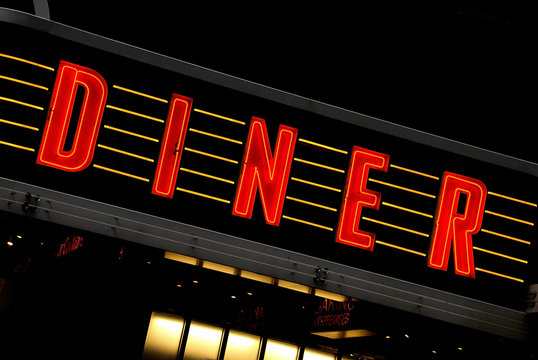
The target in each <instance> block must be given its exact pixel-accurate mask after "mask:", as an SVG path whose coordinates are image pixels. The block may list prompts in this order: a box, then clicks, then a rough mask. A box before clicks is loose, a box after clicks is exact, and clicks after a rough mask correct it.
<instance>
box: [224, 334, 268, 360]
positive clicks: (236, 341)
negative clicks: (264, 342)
mask: <svg viewBox="0 0 538 360" xmlns="http://www.w3.org/2000/svg"><path fill="white" fill-rule="evenodd" d="M260 340H261V339H260V337H259V336H256V335H250V334H245V333H241V332H239V331H234V330H230V335H229V336H228V342H227V344H226V352H225V354H224V360H256V359H258V355H259V351H260Z"/></svg>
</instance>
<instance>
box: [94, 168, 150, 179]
mask: <svg viewBox="0 0 538 360" xmlns="http://www.w3.org/2000/svg"><path fill="white" fill-rule="evenodd" d="M93 167H95V168H96V169H100V170H105V171H108V172H111V173H114V174H118V175H123V176H127V177H130V178H131V179H136V180H141V181H144V182H149V179H146V178H143V177H141V176H137V175H133V174H129V173H126V172H123V171H120V170H115V169H111V168H109V167H105V166H101V165H96V164H93Z"/></svg>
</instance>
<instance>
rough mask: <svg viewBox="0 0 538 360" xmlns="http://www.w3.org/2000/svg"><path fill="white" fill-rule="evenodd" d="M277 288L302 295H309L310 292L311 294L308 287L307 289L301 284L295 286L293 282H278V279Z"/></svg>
mask: <svg viewBox="0 0 538 360" xmlns="http://www.w3.org/2000/svg"><path fill="white" fill-rule="evenodd" d="M278 286H280V287H282V288H286V289H289V290H293V291H298V292H302V293H305V294H310V292H311V289H310V287H308V286H306V285H301V284H297V283H294V282H291V281H286V280H280V279H279V280H278Z"/></svg>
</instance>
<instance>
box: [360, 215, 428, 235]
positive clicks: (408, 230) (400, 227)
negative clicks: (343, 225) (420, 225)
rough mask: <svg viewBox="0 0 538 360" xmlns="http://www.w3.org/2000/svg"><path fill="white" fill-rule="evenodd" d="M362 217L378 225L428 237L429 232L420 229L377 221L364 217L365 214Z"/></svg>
mask: <svg viewBox="0 0 538 360" xmlns="http://www.w3.org/2000/svg"><path fill="white" fill-rule="evenodd" d="M362 219H363V220H366V221H370V222H373V223H376V224H379V225H383V226H387V227H391V228H393V229H398V230H402V231H407V232H409V233H412V234H415V235H420V236H424V237H430V234H426V233H423V232H420V231H416V230H412V229H408V228H405V227H403V226H398V225H393V224H389V223H387V222H384V221H379V220H375V219H372V218H369V217H366V216H363V217H362Z"/></svg>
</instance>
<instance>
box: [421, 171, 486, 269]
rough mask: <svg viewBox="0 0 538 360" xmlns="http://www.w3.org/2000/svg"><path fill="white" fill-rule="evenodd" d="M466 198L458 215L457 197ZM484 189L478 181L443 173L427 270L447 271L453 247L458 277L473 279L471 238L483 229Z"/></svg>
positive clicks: (458, 198) (458, 199)
mask: <svg viewBox="0 0 538 360" xmlns="http://www.w3.org/2000/svg"><path fill="white" fill-rule="evenodd" d="M462 194H464V195H466V196H467V200H466V204H465V211H463V213H462V214H460V213H459V212H458V203H459V201H460V196H461V195H462ZM486 196H487V189H486V186H485V185H484V184H483V183H482V182H481V181H479V180H477V179H473V178H469V177H466V176H462V175H458V174H453V173H449V172H445V174H444V177H443V184H442V187H441V194H440V199H439V205H438V208H437V215H436V220H435V229H434V232H433V238H432V242H431V246H430V254H429V258H428V266H429V267H432V268H435V269H439V270H444V271H446V269H447V266H448V259H449V256H450V247H451V245H453V246H454V247H453V250H454V251H453V253H454V267H455V272H456V274H458V275H462V276H467V277H471V278H474V277H475V272H474V258H473V242H472V235H473V234H476V233H477V232H478V231H479V230H480V227H481V226H482V217H483V215H484V206H485V204H486Z"/></svg>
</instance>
